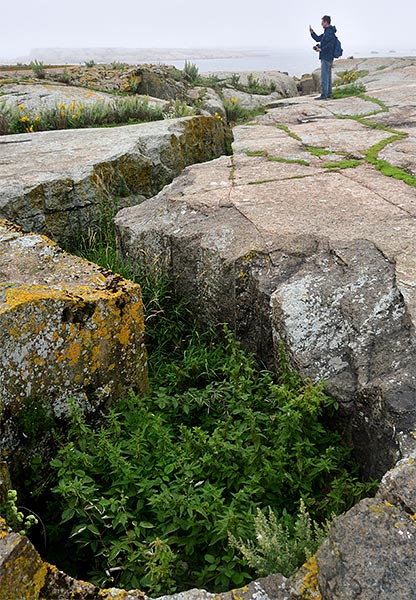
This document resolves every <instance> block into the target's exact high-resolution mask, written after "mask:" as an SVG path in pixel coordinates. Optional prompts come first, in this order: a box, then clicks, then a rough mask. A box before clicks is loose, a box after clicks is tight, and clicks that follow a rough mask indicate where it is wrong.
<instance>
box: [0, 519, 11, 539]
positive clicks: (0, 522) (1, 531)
mask: <svg viewBox="0 0 416 600" xmlns="http://www.w3.org/2000/svg"><path fill="white" fill-rule="evenodd" d="M9 531H10V529H9V527H8V526H7V523H6V521H5V520H4V519H3V517H1V516H0V539H2V538H5V537H6V536H7V535H8V534H9Z"/></svg>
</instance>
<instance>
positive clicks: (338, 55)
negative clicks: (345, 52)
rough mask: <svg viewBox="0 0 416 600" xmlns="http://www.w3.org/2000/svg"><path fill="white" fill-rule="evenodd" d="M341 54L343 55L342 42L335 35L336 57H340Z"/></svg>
mask: <svg viewBox="0 0 416 600" xmlns="http://www.w3.org/2000/svg"><path fill="white" fill-rule="evenodd" d="M341 56H342V47H341V42H340V41H339V39H338V38H337V36H335V46H334V58H340V57H341Z"/></svg>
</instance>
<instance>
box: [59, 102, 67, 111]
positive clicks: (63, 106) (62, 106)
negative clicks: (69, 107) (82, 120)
mask: <svg viewBox="0 0 416 600" xmlns="http://www.w3.org/2000/svg"><path fill="white" fill-rule="evenodd" d="M60 109H61V110H65V109H66V106H65V104H64V103H63V102H61V106H60Z"/></svg>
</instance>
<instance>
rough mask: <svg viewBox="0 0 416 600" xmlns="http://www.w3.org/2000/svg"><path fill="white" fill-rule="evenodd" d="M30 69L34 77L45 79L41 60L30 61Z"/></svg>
mask: <svg viewBox="0 0 416 600" xmlns="http://www.w3.org/2000/svg"><path fill="white" fill-rule="evenodd" d="M30 68H31V69H32V71H33V73H34V74H35V75H36V77H38V78H39V79H44V78H45V75H46V72H45V69H44V64H43V62H42V61H41V60H32V62H31V63H30Z"/></svg>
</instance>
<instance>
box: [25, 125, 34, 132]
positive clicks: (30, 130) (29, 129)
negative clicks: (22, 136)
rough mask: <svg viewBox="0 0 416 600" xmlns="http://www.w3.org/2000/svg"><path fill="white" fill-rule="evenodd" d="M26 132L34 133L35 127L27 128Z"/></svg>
mask: <svg viewBox="0 0 416 600" xmlns="http://www.w3.org/2000/svg"><path fill="white" fill-rule="evenodd" d="M26 132H27V133H33V125H31V126H30V127H26Z"/></svg>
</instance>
